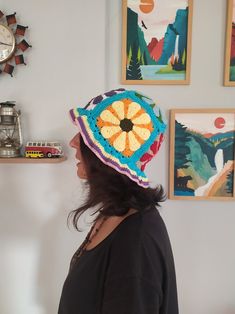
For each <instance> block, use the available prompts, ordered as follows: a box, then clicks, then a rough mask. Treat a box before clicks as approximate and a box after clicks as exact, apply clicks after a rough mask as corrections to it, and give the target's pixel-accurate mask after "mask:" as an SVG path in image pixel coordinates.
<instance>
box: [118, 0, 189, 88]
mask: <svg viewBox="0 0 235 314" xmlns="http://www.w3.org/2000/svg"><path fill="white" fill-rule="evenodd" d="M191 15H192V0H148V1H147V0H124V1H123V58H122V60H123V69H122V70H123V73H122V81H123V82H124V83H127V84H132V83H134V84H189V75H190V50H191V49H190V47H191V20H192V17H191Z"/></svg>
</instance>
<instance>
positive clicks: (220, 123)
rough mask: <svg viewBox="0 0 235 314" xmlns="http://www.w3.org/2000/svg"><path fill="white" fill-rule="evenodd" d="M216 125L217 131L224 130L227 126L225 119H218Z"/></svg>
mask: <svg viewBox="0 0 235 314" xmlns="http://www.w3.org/2000/svg"><path fill="white" fill-rule="evenodd" d="M214 125H215V127H216V128H217V129H222V128H223V127H224V126H225V120H224V118H223V117H218V118H216V119H215V121H214Z"/></svg>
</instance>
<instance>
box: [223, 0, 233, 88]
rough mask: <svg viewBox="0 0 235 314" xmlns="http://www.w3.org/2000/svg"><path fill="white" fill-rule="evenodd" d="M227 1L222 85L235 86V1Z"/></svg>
mask: <svg viewBox="0 0 235 314" xmlns="http://www.w3.org/2000/svg"><path fill="white" fill-rule="evenodd" d="M227 1H228V12H227V33H226V50H225V70H224V85H225V86H235V0H227Z"/></svg>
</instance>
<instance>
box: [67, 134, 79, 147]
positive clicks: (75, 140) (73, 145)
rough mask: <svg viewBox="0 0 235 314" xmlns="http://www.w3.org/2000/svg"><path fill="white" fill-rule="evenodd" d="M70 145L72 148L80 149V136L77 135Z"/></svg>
mask: <svg viewBox="0 0 235 314" xmlns="http://www.w3.org/2000/svg"><path fill="white" fill-rule="evenodd" d="M69 145H70V146H71V147H72V148H78V147H79V135H78V134H76V135H75V136H74V137H73V138H72V139H71V141H70V142H69Z"/></svg>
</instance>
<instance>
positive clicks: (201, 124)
mask: <svg viewBox="0 0 235 314" xmlns="http://www.w3.org/2000/svg"><path fill="white" fill-rule="evenodd" d="M234 155H235V109H176V110H171V129H170V198H171V199H195V200H197V199H214V200H234V199H235V181H234V167H235V166H234Z"/></svg>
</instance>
